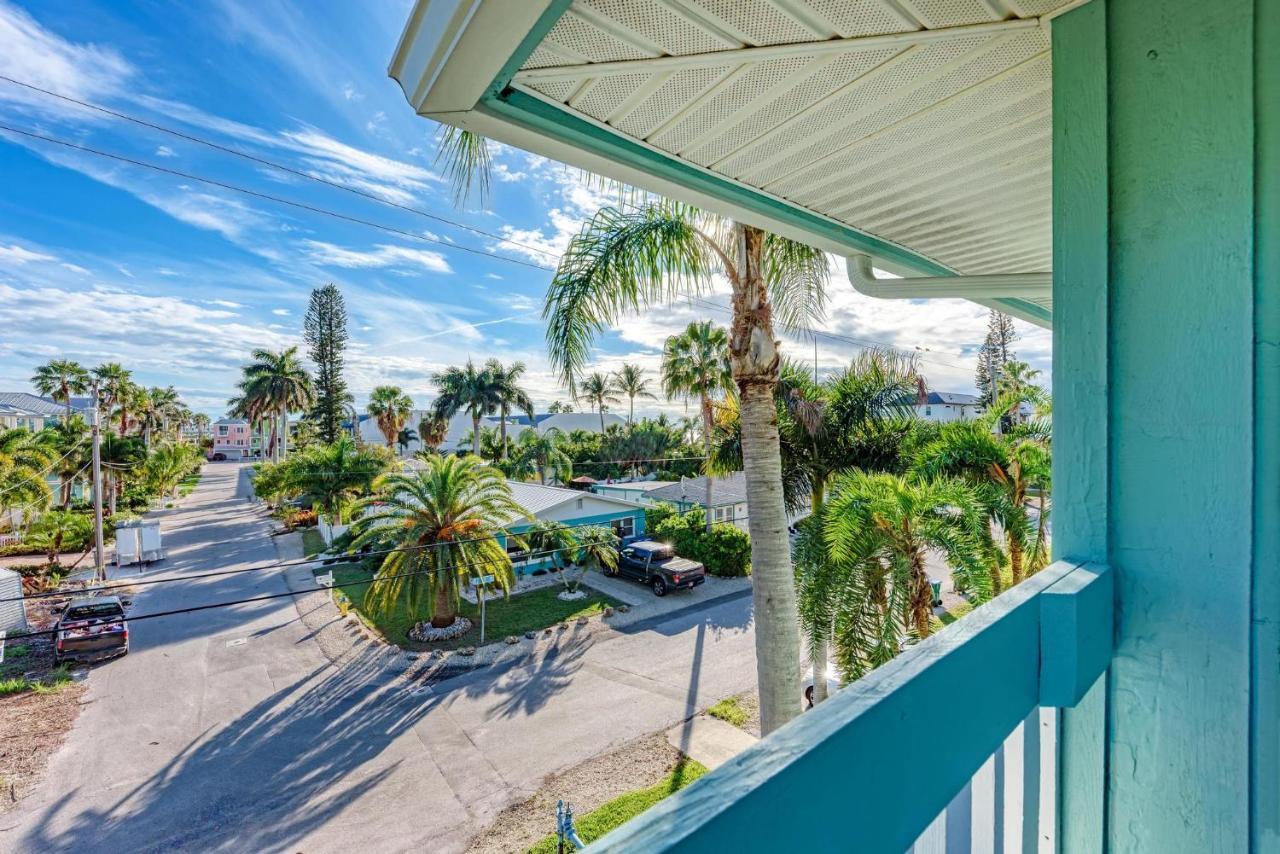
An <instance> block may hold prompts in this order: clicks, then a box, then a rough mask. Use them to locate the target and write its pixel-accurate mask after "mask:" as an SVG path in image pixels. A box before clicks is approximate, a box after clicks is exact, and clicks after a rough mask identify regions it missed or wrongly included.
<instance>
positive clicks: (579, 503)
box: [578, 498, 582, 510]
mask: <svg viewBox="0 0 1280 854" xmlns="http://www.w3.org/2000/svg"><path fill="white" fill-rule="evenodd" d="M578 509H579V510H581V509H582V499H581V498H579V499H578Z"/></svg>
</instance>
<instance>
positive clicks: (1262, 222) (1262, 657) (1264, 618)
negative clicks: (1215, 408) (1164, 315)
mask: <svg viewBox="0 0 1280 854" xmlns="http://www.w3.org/2000/svg"><path fill="white" fill-rule="evenodd" d="M1257 10H1258V12H1257V14H1258V17H1257V21H1256V22H1255V25H1254V26H1255V38H1254V44H1255V50H1256V55H1255V58H1254V61H1255V68H1256V73H1255V77H1256V79H1255V89H1254V96H1253V103H1254V110H1255V113H1256V118H1255V124H1254V145H1255V147H1256V152H1257V153H1256V165H1255V169H1256V175H1255V177H1254V188H1255V192H1256V194H1257V197H1256V200H1255V205H1256V217H1257V219H1256V224H1255V227H1254V240H1255V241H1256V242H1255V248H1254V299H1255V300H1256V314H1255V316H1254V371H1255V375H1254V416H1253V418H1254V421H1253V423H1254V442H1255V451H1254V454H1255V456H1254V517H1253V529H1254V533H1255V536H1256V537H1257V539H1256V542H1255V544H1254V553H1253V585H1254V586H1253V656H1254V659H1253V673H1252V676H1251V681H1252V699H1253V707H1252V714H1251V725H1252V728H1253V733H1252V737H1253V744H1254V750H1253V763H1252V777H1253V780H1252V793H1251V797H1250V804H1251V810H1252V820H1253V834H1252V842H1253V850H1254V851H1278V850H1280V569H1278V568H1280V3H1275V2H1259V3H1258V4H1257Z"/></svg>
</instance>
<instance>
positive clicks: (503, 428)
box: [498, 403, 510, 460]
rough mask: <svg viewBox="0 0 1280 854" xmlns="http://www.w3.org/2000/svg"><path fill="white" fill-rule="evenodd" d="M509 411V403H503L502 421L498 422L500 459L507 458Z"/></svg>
mask: <svg viewBox="0 0 1280 854" xmlns="http://www.w3.org/2000/svg"><path fill="white" fill-rule="evenodd" d="M509 411H510V410H508V409H507V405H506V404H505V403H504V404H502V410H501V412H499V414H500V415H501V416H502V421H501V422H499V423H498V444H499V446H500V447H499V449H498V459H499V460H505V459H506V458H507V413H508V412H509Z"/></svg>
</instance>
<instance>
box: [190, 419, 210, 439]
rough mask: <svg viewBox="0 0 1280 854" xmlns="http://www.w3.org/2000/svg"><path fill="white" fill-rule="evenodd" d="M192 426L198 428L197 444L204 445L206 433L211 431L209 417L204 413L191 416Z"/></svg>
mask: <svg viewBox="0 0 1280 854" xmlns="http://www.w3.org/2000/svg"><path fill="white" fill-rule="evenodd" d="M191 424H192V425H193V426H194V427H195V428H196V444H197V445H203V444H204V433H205V431H206V430H208V429H209V416H208V415H205V414H204V413H203V412H197V413H196V414H195V415H193V416H191Z"/></svg>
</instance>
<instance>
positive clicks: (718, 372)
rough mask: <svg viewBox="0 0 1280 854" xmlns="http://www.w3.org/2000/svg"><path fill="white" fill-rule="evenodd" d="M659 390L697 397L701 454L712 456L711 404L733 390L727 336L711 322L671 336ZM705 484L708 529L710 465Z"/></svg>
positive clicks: (665, 349) (669, 394)
mask: <svg viewBox="0 0 1280 854" xmlns="http://www.w3.org/2000/svg"><path fill="white" fill-rule="evenodd" d="M662 390H663V391H664V392H665V393H666V395H667V397H668V398H674V397H686V398H690V397H692V398H697V400H698V407H699V411H700V412H701V413H702V445H703V456H704V457H705V458H706V461H707V462H708V463H709V461H710V459H711V439H712V433H711V430H712V424H713V420H714V413H713V412H712V405H713V404H714V402H715V400H716V399H717V398H719V397H721V396H722V395H728V394H732V392H733V373H732V370H731V369H730V367H729V336H728V334H727V333H726V332H725V331H724V329H723V328H721V327H719V326H714V325H712V323H711V322H710V321H694V322H693V323H690V324H689V325H688V326H687V327H685V330H684V332H681V333H680V334H679V335H672V336H671V337H670V338H668V339H667V343H666V345H665V346H664V347H663V349H662ZM703 469H704V472H705V477H706V484H707V496H706V507H707V530H708V531H710V530H711V515H712V514H711V510H710V508H711V475H712V471H711V466H710V465H709V464H705V463H704V466H703Z"/></svg>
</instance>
